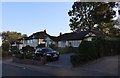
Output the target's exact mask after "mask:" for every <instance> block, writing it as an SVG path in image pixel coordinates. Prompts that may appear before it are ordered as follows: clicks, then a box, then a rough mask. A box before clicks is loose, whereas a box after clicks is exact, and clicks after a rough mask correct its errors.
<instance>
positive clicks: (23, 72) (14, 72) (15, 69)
mask: <svg viewBox="0 0 120 78" xmlns="http://www.w3.org/2000/svg"><path fill="white" fill-rule="evenodd" d="M2 69H3V70H2V76H51V75H52V74H49V73H47V72H44V71H38V70H35V69H31V68H26V67H22V66H14V65H9V64H3V68H2ZM52 76H53V75H52Z"/></svg>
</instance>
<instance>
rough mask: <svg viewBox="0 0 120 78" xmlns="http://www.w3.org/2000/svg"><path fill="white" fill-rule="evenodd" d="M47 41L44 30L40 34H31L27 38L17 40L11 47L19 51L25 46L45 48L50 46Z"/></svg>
mask: <svg viewBox="0 0 120 78" xmlns="http://www.w3.org/2000/svg"><path fill="white" fill-rule="evenodd" d="M49 40H50V38H49V37H48V34H47V33H46V30H44V31H41V32H36V33H33V34H32V35H30V36H29V37H23V38H20V39H17V40H16V41H15V42H14V43H12V46H17V47H18V48H19V49H22V47H25V46H27V45H29V46H32V47H34V48H36V47H37V46H38V45H42V46H45V47H47V46H49V44H50V43H49Z"/></svg>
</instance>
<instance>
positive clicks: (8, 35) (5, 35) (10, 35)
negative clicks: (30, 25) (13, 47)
mask: <svg viewBox="0 0 120 78" xmlns="http://www.w3.org/2000/svg"><path fill="white" fill-rule="evenodd" d="M1 36H2V41H3V42H4V41H6V40H7V41H9V42H10V43H11V42H14V41H15V40H16V39H18V38H22V37H26V36H27V35H26V34H21V33H18V32H13V31H6V32H2V33H1Z"/></svg>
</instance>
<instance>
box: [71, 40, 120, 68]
mask: <svg viewBox="0 0 120 78" xmlns="http://www.w3.org/2000/svg"><path fill="white" fill-rule="evenodd" d="M117 54H120V39H114V40H113V39H111V40H106V39H99V40H94V41H91V42H89V41H82V43H81V44H80V46H79V48H78V52H77V54H76V55H72V56H71V63H72V64H73V66H76V65H80V64H83V63H86V62H88V61H90V60H95V59H97V58H100V57H103V56H111V55H117Z"/></svg>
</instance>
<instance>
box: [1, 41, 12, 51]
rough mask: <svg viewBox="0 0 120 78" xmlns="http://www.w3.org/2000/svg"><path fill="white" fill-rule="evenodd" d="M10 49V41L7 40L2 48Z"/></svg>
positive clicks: (4, 49)
mask: <svg viewBox="0 0 120 78" xmlns="http://www.w3.org/2000/svg"><path fill="white" fill-rule="evenodd" d="M9 49H10V43H9V42H8V41H5V42H3V43H2V50H3V51H6V52H8V51H9Z"/></svg>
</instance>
